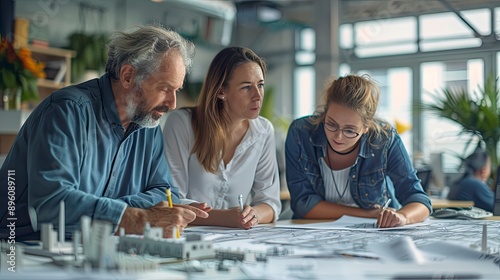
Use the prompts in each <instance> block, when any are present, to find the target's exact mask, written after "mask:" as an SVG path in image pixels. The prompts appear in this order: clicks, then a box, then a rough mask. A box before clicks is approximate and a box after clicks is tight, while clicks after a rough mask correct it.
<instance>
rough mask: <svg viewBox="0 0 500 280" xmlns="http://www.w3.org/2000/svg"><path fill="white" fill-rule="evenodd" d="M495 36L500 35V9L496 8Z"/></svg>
mask: <svg viewBox="0 0 500 280" xmlns="http://www.w3.org/2000/svg"><path fill="white" fill-rule="evenodd" d="M494 28H495V34H497V35H500V8H495V27H494Z"/></svg>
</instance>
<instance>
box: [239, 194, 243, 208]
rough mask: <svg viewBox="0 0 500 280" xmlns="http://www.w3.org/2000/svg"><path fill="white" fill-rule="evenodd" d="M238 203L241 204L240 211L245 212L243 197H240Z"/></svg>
mask: <svg viewBox="0 0 500 280" xmlns="http://www.w3.org/2000/svg"><path fill="white" fill-rule="evenodd" d="M238 203H239V204H240V211H241V212H243V195H242V194H240V195H238Z"/></svg>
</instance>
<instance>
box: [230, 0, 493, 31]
mask: <svg viewBox="0 0 500 280" xmlns="http://www.w3.org/2000/svg"><path fill="white" fill-rule="evenodd" d="M233 1H234V3H235V4H236V6H237V7H238V8H245V7H246V8H249V7H258V6H266V7H271V8H275V9H278V10H280V11H281V12H282V15H283V17H282V20H286V21H294V22H302V23H305V24H311V25H312V24H313V23H314V19H315V17H314V5H315V4H316V3H318V2H319V1H328V0H268V1H256V0H233ZM340 6H341V13H340V14H341V18H340V23H351V22H359V21H366V20H374V19H387V18H394V17H402V16H411V15H418V14H427V13H438V12H446V11H454V10H464V9H475V8H490V7H499V6H500V3H499V1H498V0H425V1H424V0H340Z"/></svg>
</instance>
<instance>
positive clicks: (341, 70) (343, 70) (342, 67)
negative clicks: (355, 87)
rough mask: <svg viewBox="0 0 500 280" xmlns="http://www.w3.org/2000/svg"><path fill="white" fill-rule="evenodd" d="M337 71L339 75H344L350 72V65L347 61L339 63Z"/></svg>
mask: <svg viewBox="0 0 500 280" xmlns="http://www.w3.org/2000/svg"><path fill="white" fill-rule="evenodd" d="M339 73H340V76H345V75H347V74H351V65H349V64H347V63H342V64H340V66H339Z"/></svg>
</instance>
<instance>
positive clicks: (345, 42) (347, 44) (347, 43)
mask: <svg viewBox="0 0 500 280" xmlns="http://www.w3.org/2000/svg"><path fill="white" fill-rule="evenodd" d="M352 32H353V30H352V24H342V25H340V28H339V46H340V48H341V49H352V48H353V47H354V42H353V35H352Z"/></svg>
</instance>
